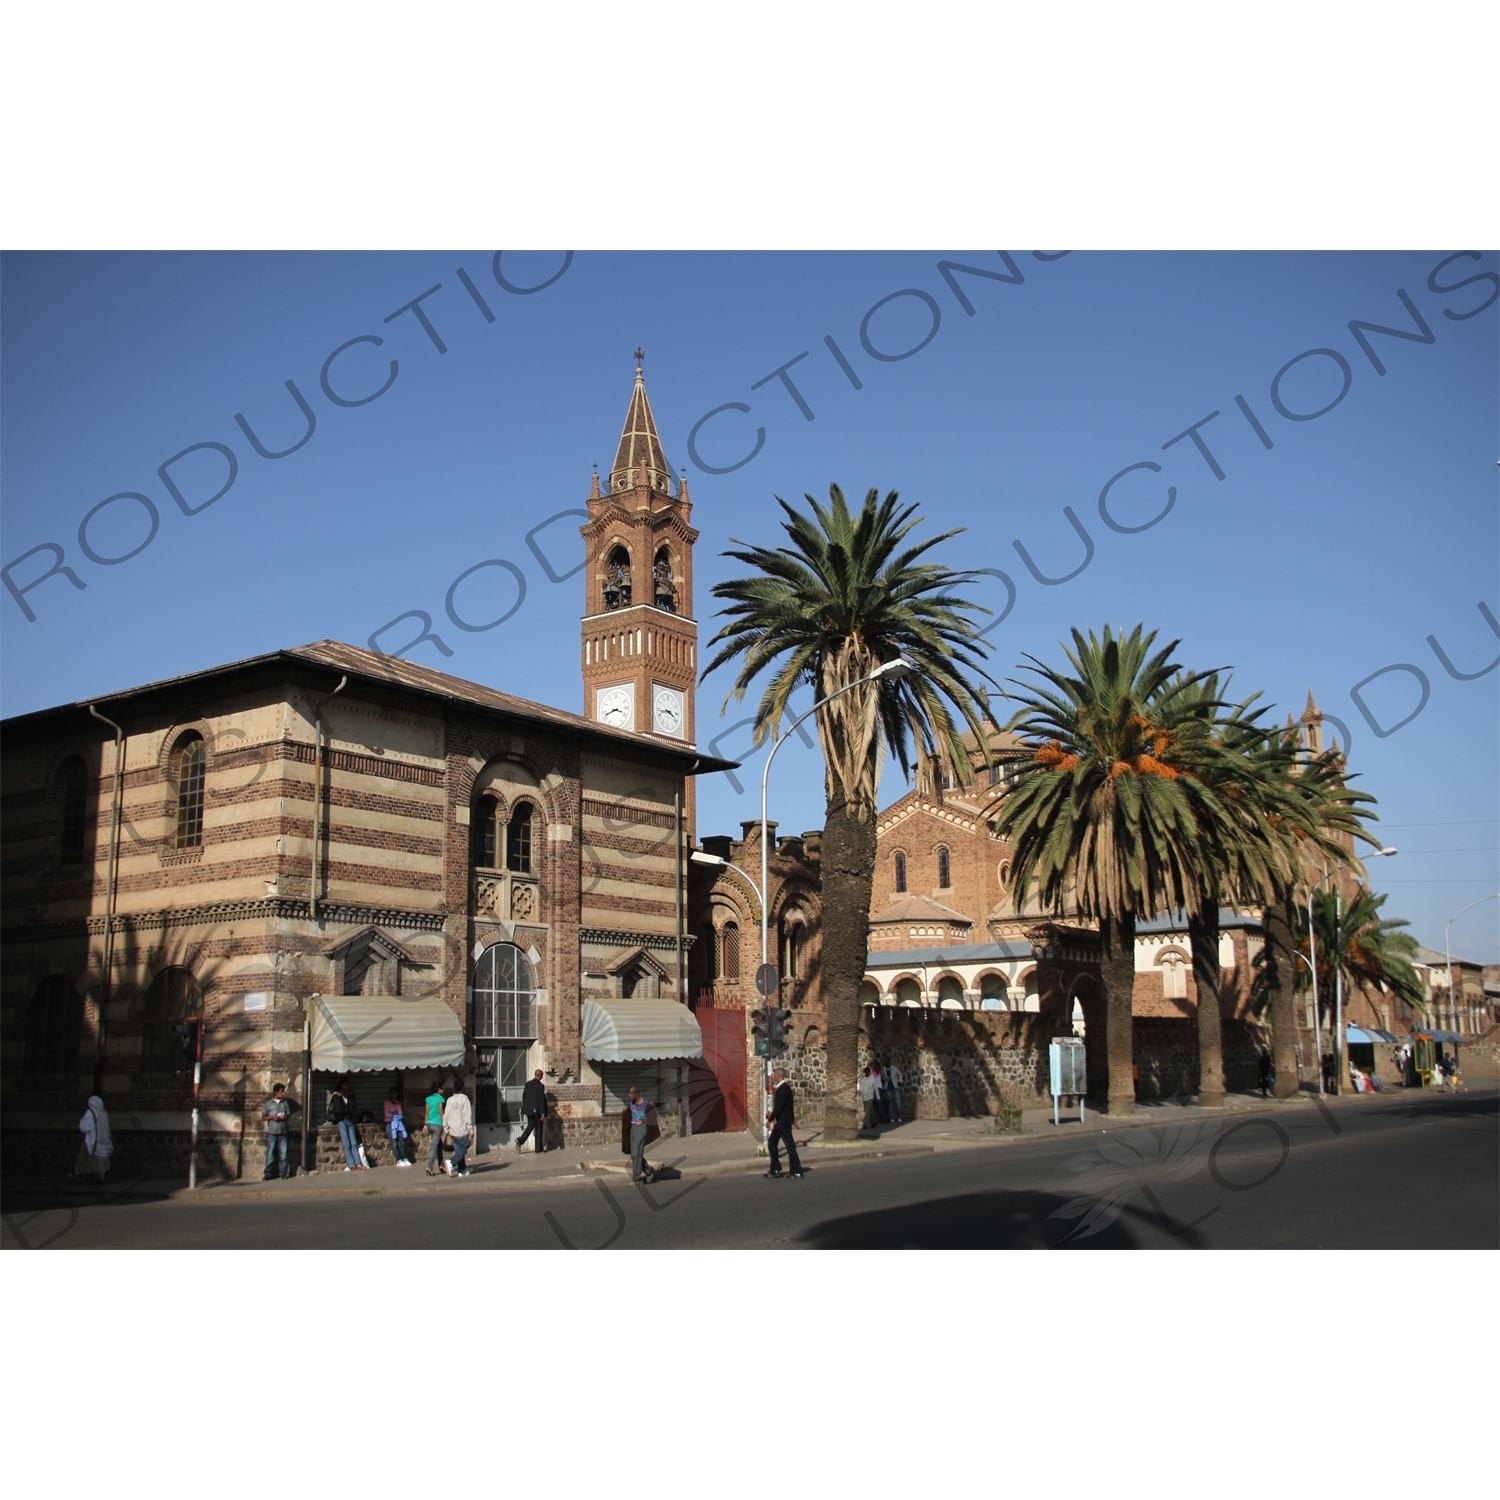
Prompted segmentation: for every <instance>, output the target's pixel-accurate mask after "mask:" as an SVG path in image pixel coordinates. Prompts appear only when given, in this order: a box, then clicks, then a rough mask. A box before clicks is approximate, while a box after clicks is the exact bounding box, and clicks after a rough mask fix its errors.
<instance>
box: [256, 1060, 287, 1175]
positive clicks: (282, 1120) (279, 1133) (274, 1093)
mask: <svg viewBox="0 0 1500 1500" xmlns="http://www.w3.org/2000/svg"><path fill="white" fill-rule="evenodd" d="M291 1114H292V1101H291V1100H290V1099H288V1098H287V1096H286V1085H285V1084H284V1083H274V1084H272V1085H271V1097H270V1098H269V1099H267V1100H266V1101H265V1103H264V1104H262V1105H261V1107H260V1117H261V1119H262V1120H264V1121H265V1122H266V1170H265V1172H264V1173H263V1174H262V1180H263V1181H265V1182H270V1181H272V1180H273V1179H274V1178H278V1177H285V1176H287V1173H288V1168H287V1160H286V1149H287V1143H288V1140H289V1139H290V1136H289V1132H288V1129H287V1122H288V1120H290V1118H291ZM278 1163H279V1164H280V1170H278V1169H277V1166H278Z"/></svg>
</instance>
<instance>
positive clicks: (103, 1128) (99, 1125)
mask: <svg viewBox="0 0 1500 1500" xmlns="http://www.w3.org/2000/svg"><path fill="white" fill-rule="evenodd" d="M78 1128H79V1130H80V1131H82V1132H83V1140H82V1142H81V1143H80V1144H79V1147H78V1160H77V1161H76V1162H75V1163H74V1164H73V1171H72V1173H71V1174H70V1175H69V1178H68V1180H69V1181H70V1182H82V1181H83V1179H84V1177H85V1176H92V1177H97V1178H98V1179H99V1181H98V1185H99V1186H100V1187H103V1186H104V1179H105V1178H106V1177H108V1176H109V1164H110V1158H111V1157H112V1156H114V1154H115V1139H114V1135H113V1134H112V1133H111V1131H110V1128H109V1111H108V1110H107V1109H105V1107H104V1100H103V1099H101V1098H100V1097H99V1096H98V1094H90V1095H89V1104H88V1108H87V1109H86V1110H84V1112H83V1118H82V1119H81V1120H80V1121H79V1122H78Z"/></svg>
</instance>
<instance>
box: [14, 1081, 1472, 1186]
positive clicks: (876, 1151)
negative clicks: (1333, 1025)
mask: <svg viewBox="0 0 1500 1500" xmlns="http://www.w3.org/2000/svg"><path fill="white" fill-rule="evenodd" d="M1493 1087H1494V1085H1493V1084H1488V1083H1487V1084H1484V1085H1480V1086H1479V1087H1478V1088H1477V1089H1476V1088H1471V1089H1470V1090H1469V1091H1468V1092H1471V1093H1473V1092H1486V1091H1488V1090H1489V1089H1492V1088H1493ZM1434 1094H1435V1091H1434V1090H1403V1089H1387V1090H1385V1091H1384V1092H1382V1093H1379V1094H1346V1095H1341V1096H1340V1097H1338V1098H1336V1099H1335V1098H1327V1099H1323V1100H1319V1098H1318V1096H1316V1095H1314V1094H1311V1093H1308V1092H1305V1091H1304V1092H1303V1093H1301V1094H1297V1095H1293V1096H1292V1097H1291V1098H1289V1099H1285V1100H1277V1099H1270V1100H1263V1099H1262V1098H1261V1097H1260V1095H1259V1093H1254V1094H1230V1095H1228V1096H1227V1098H1226V1099H1225V1105H1224V1108H1223V1109H1222V1110H1219V1109H1200V1108H1199V1107H1198V1105H1197V1103H1196V1102H1194V1100H1193V1099H1192V1098H1191V1097H1189V1098H1188V1099H1186V1100H1182V1101H1179V1100H1176V1099H1159V1100H1152V1101H1151V1102H1149V1103H1144V1104H1137V1105H1136V1107H1135V1111H1134V1113H1133V1114H1130V1115H1125V1116H1119V1115H1103V1114H1099V1113H1096V1112H1095V1111H1094V1110H1092V1109H1090V1110H1089V1111H1088V1118H1087V1121H1086V1122H1083V1123H1080V1122H1079V1119H1078V1108H1077V1105H1076V1104H1075V1105H1074V1106H1072V1108H1071V1109H1070V1110H1067V1111H1065V1112H1063V1113H1062V1114H1061V1123H1060V1124H1058V1125H1053V1123H1052V1111H1051V1109H1050V1107H1049V1108H1047V1109H1028V1110H1025V1111H1024V1112H1023V1115H1022V1126H1023V1129H1022V1131H1021V1132H1020V1133H1015V1134H1003V1133H1001V1132H999V1131H998V1130H997V1129H996V1126H995V1122H994V1120H993V1119H992V1118H991V1117H989V1116H987V1115H981V1116H966V1117H962V1118H958V1119H947V1120H912V1121H909V1122H907V1123H905V1124H902V1125H882V1126H880V1127H879V1128H878V1130H876V1131H875V1132H871V1133H869V1134H865V1133H861V1136H860V1138H859V1139H858V1140H854V1141H838V1142H830V1141H824V1140H823V1139H822V1133H821V1131H820V1130H813V1129H808V1130H806V1131H803V1130H801V1129H799V1130H798V1131H797V1145H798V1150H799V1153H800V1154H801V1157H802V1163H803V1166H804V1167H807V1168H811V1169H814V1170H816V1169H817V1168H820V1167H825V1166H831V1165H834V1164H836V1163H841V1162H856V1161H874V1160H881V1159H886V1160H889V1159H892V1158H897V1157H906V1156H918V1155H926V1154H930V1153H933V1152H939V1151H942V1152H949V1151H963V1150H982V1149H985V1148H990V1149H994V1148H1002V1149H1014V1148H1022V1147H1024V1146H1026V1145H1027V1144H1028V1143H1031V1142H1037V1141H1047V1140H1056V1139H1059V1138H1060V1137H1062V1136H1075V1137H1076V1136H1084V1135H1095V1134H1105V1133H1108V1132H1110V1131H1118V1130H1125V1129H1133V1128H1137V1127H1140V1126H1150V1125H1164V1124H1168V1123H1171V1124H1177V1123H1185V1122H1187V1121H1191V1120H1223V1119H1226V1118H1230V1117H1234V1116H1241V1115H1246V1114H1259V1113H1266V1112H1275V1111H1286V1110H1289V1109H1292V1110H1303V1111H1308V1112H1311V1111H1314V1110H1316V1109H1319V1108H1325V1109H1332V1110H1340V1111H1342V1110H1346V1109H1363V1108H1367V1107H1372V1106H1373V1107H1378V1106H1379V1105H1380V1104H1381V1103H1382V1102H1385V1103H1389V1102H1391V1101H1393V1100H1397V1099H1400V1098H1402V1097H1403V1096H1404V1097H1407V1098H1410V1097H1411V1096H1413V1095H1416V1096H1417V1097H1426V1096H1432V1095H1434ZM759 1151H760V1146H759V1142H758V1141H757V1140H755V1139H754V1138H753V1137H751V1136H749V1135H746V1134H743V1133H741V1134H736V1135H699V1136H690V1137H688V1138H687V1139H685V1140H677V1139H675V1138H664V1139H663V1140H660V1141H658V1142H657V1143H656V1144H655V1145H653V1146H652V1148H651V1152H650V1158H649V1159H650V1160H651V1162H652V1164H653V1166H655V1167H656V1168H657V1169H658V1170H659V1171H661V1172H662V1179H661V1180H663V1181H668V1180H671V1179H674V1178H678V1177H682V1176H687V1175H692V1176H695V1177H702V1176H714V1177H717V1176H723V1175H727V1174H732V1173H756V1172H764V1171H766V1170H767V1168H768V1166H769V1165H770V1163H769V1161H768V1160H767V1158H766V1157H764V1156H762V1155H760V1154H759ZM470 1163H471V1168H472V1171H471V1175H470V1176H469V1177H467V1178H456V1177H449V1176H447V1175H444V1176H442V1177H440V1178H435V1177H429V1176H427V1174H426V1172H425V1171H424V1170H423V1168H422V1166H421V1165H417V1166H413V1167H406V1168H400V1167H395V1166H386V1167H378V1168H376V1169H374V1170H372V1171H369V1172H319V1173H314V1174H312V1175H311V1176H306V1177H300V1176H299V1177H293V1178H289V1179H287V1180H286V1181H283V1182H263V1181H261V1180H260V1179H259V1178H247V1179H243V1180H241V1181H238V1182H228V1181H211V1182H206V1183H204V1184H202V1185H201V1186H200V1187H198V1188H197V1189H196V1190H191V1189H189V1188H188V1187H187V1185H186V1183H185V1182H183V1181H182V1180H181V1179H177V1180H166V1181H163V1180H159V1179H156V1180H153V1179H146V1178H134V1179H131V1178H125V1177H122V1178H120V1179H118V1180H114V1179H112V1180H111V1181H110V1182H109V1183H108V1184H107V1185H106V1186H105V1187H104V1188H103V1189H99V1188H95V1187H89V1186H75V1185H73V1184H71V1183H69V1182H68V1181H67V1180H66V1179H61V1180H58V1179H33V1180H30V1181H25V1182H22V1181H18V1180H16V1179H15V1178H14V1177H13V1176H11V1177H9V1179H8V1181H7V1184H6V1187H7V1192H6V1197H7V1198H11V1197H14V1196H30V1195H32V1194H35V1193H39V1192H44V1193H46V1194H48V1196H49V1197H53V1198H56V1199H60V1200H62V1201H64V1202H69V1203H72V1202H79V1203H85V1202H97V1203H108V1202H110V1201H112V1200H115V1199H129V1200H139V1199H141V1198H172V1199H181V1200H187V1201H189V1202H194V1203H257V1202H263V1201H265V1200H266V1199H271V1198H279V1199H297V1200H305V1199H311V1198H328V1197H337V1196H345V1197H351V1196H352V1197H360V1196H369V1195H373V1194H379V1195H381V1196H383V1197H403V1198H406V1197H410V1198H420V1197H426V1196H428V1195H430V1194H433V1193H468V1194H472V1193H481V1194H485V1195H488V1194H490V1193H494V1192H504V1191H506V1190H509V1189H534V1188H537V1187H543V1186H549V1185H557V1186H568V1185H573V1184H577V1183H580V1182H586V1181H588V1180H589V1179H590V1178H595V1179H598V1180H601V1181H605V1182H618V1181H628V1180H629V1176H630V1162H629V1158H628V1157H625V1156H623V1155H621V1154H620V1153H619V1152H618V1150H615V1151H611V1150H610V1148H609V1147H608V1146H601V1145H594V1146H573V1147H560V1148H554V1149H552V1150H550V1151H547V1152H545V1153H541V1154H538V1153H536V1152H534V1151H532V1150H530V1149H529V1148H528V1149H526V1150H524V1151H517V1150H515V1148H514V1147H497V1148H496V1149H494V1150H492V1151H489V1152H486V1153H485V1154H484V1155H482V1156H474V1157H470Z"/></svg>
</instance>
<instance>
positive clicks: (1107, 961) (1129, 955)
mask: <svg viewBox="0 0 1500 1500" xmlns="http://www.w3.org/2000/svg"><path fill="white" fill-rule="evenodd" d="M1099 934H1100V937H1101V938H1102V939H1103V942H1104V951H1103V954H1102V956H1101V959H1100V965H1099V967H1100V977H1101V978H1102V979H1103V981H1104V1005H1105V1011H1104V1036H1105V1043H1106V1046H1107V1048H1108V1052H1109V1100H1108V1104H1107V1109H1108V1112H1109V1113H1110V1114H1112V1115H1129V1114H1134V1113H1135V1026H1134V1023H1133V1022H1132V1020H1131V1014H1132V1004H1131V1002H1132V1000H1133V999H1134V996H1135V918H1134V917H1115V918H1109V917H1106V918H1105V919H1104V920H1103V921H1101V922H1100V923H1099Z"/></svg>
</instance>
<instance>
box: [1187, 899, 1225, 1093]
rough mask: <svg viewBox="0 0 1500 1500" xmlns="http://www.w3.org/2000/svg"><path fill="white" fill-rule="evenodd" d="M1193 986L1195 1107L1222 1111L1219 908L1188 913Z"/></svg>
mask: <svg viewBox="0 0 1500 1500" xmlns="http://www.w3.org/2000/svg"><path fill="white" fill-rule="evenodd" d="M1188 937H1189V939H1190V941H1191V942H1192V945H1193V982H1194V984H1196V985H1197V987H1198V1104H1199V1106H1200V1107H1201V1108H1203V1109H1222V1108H1223V1107H1224V1032H1223V1021H1222V1019H1221V1016H1220V1011H1219V908H1218V905H1217V904H1210V905H1209V906H1206V907H1204V909H1203V910H1202V911H1200V912H1197V913H1193V912H1189V913H1188Z"/></svg>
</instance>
